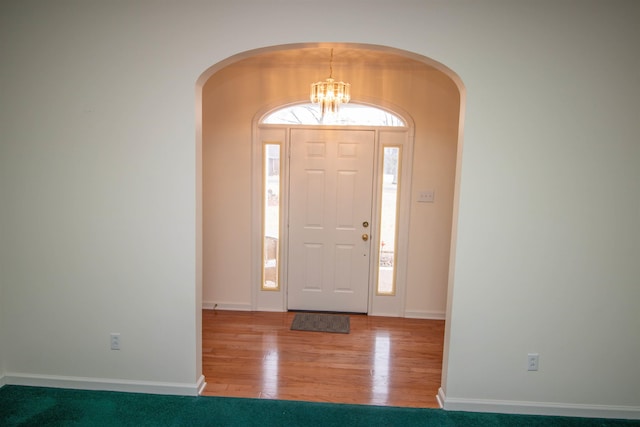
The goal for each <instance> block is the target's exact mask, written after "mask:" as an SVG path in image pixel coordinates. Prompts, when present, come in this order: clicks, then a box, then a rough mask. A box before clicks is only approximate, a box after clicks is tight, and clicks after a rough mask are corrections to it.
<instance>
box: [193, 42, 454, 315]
mask: <svg viewBox="0 0 640 427" xmlns="http://www.w3.org/2000/svg"><path fill="white" fill-rule="evenodd" d="M353 48H354V47H353V46H342V47H338V48H337V49H336V64H335V65H334V75H335V76H336V77H338V78H340V79H344V80H345V81H350V82H352V98H353V100H354V102H365V101H374V100H375V101H376V102H379V103H382V105H384V106H389V105H391V106H400V107H401V108H403V109H404V110H406V113H408V114H409V116H408V119H410V120H411V121H412V122H413V123H412V126H413V125H415V149H414V156H413V159H411V161H412V163H413V165H414V167H413V176H412V181H413V188H414V191H413V193H417V192H418V191H420V190H425V189H432V190H435V191H436V193H437V200H436V202H435V203H430V204H424V203H417V197H414V198H413V202H412V204H411V212H410V215H411V223H410V224H411V225H410V227H409V233H408V234H409V236H410V237H409V239H410V247H409V260H408V271H407V276H408V281H407V283H406V285H404V286H405V287H406V289H407V290H406V295H407V298H406V301H407V303H406V311H407V313H408V314H409V315H411V316H416V317H436V318H444V313H445V307H446V294H447V285H448V282H447V278H448V270H449V245H450V242H451V221H452V205H453V191H454V186H453V183H454V176H455V162H456V146H457V139H458V121H459V116H460V112H459V92H458V89H457V87H456V86H455V84H454V83H453V82H452V81H451V80H450V78H448V77H447V76H446V75H444V74H443V73H441V72H439V71H437V70H435V69H433V68H431V67H429V66H427V65H426V64H424V63H419V62H417V61H414V60H409V59H404V58H402V57H400V56H398V55H397V54H396V55H392V54H389V53H385V54H384V55H383V54H382V53H379V56H378V57H375V58H376V59H377V62H376V63H375V64H371V63H369V62H368V61H367V62H365V63H364V64H363V63H362V61H361V60H356V61H354V63H349V61H350V60H349V59H345V58H352V57H356V58H361V57H363V56H364V57H369V55H371V53H370V52H371V50H367V49H366V47H364V46H362V47H359V49H358V48H357V47H356V52H357V53H355V54H354V53H351V52H352V51H351V49H353ZM318 51H322V52H326V53H327V56H326V57H323V59H324V60H322V61H319V62H316V59H315V58H316V57H317V56H318V54H317V53H315V52H318ZM296 52H298V53H296ZM328 53H329V50H328V48H326V47H324V48H322V49H319V48H304V49H291V51H285V52H274V53H273V54H270V53H261V54H259V55H257V56H256V57H253V58H249V59H247V60H242V61H239V62H237V63H234V64H232V65H230V66H228V67H227V68H225V69H224V70H221V71H219V72H217V73H216V74H214V75H213V76H212V77H211V78H210V79H209V80H208V82H207V84H206V85H205V86H204V89H203V154H204V155H203V164H204V182H203V187H204V194H203V200H204V263H203V270H204V285H203V294H204V301H205V304H206V306H208V307H213V306H214V305H217V306H218V308H233V309H238V308H239V309H250V308H251V286H252V283H251V271H252V268H253V267H252V259H251V256H250V254H251V243H252V241H253V239H254V237H253V236H252V233H251V231H252V230H251V209H252V201H251V176H252V170H251V167H252V165H251V143H252V120H253V119H254V116H255V115H256V113H258V112H264V111H265V109H266V108H272V107H275V106H278V105H279V103H284V102H294V101H297V102H300V101H302V102H304V101H306V100H307V99H308V96H309V94H308V90H309V83H310V82H312V81H317V80H318V79H320V78H324V77H326V74H325V73H327V72H328V68H327V64H328ZM285 58H286V59H285ZM310 58H312V59H313V63H310V62H311V60H310ZM381 82H384V83H381ZM404 110H403V111H402V113H404V112H405V111H404ZM253 172H254V173H255V172H256V171H253ZM406 188H407V189H410V187H406ZM408 191H410V190H408ZM253 286H255V287H256V288H258V287H259V284H258V283H253ZM267 293H269V294H273V291H267ZM402 294H403V295H404V294H405V291H404V290H403V293H402ZM269 297H270V298H272V297H273V295H269ZM280 300H281V301H282V300H283V299H282V298H280ZM399 305H400V306H401V307H404V306H405V305H404V304H399ZM275 309H278V308H275ZM279 309H282V307H279Z"/></svg>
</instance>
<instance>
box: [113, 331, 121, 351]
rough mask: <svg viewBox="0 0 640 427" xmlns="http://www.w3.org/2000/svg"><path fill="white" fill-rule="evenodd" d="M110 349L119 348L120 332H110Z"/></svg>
mask: <svg viewBox="0 0 640 427" xmlns="http://www.w3.org/2000/svg"><path fill="white" fill-rule="evenodd" d="M111 350H120V334H119V333H117V332H113V333H112V334H111Z"/></svg>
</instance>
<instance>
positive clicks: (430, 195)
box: [418, 190, 436, 203]
mask: <svg viewBox="0 0 640 427" xmlns="http://www.w3.org/2000/svg"><path fill="white" fill-rule="evenodd" d="M435 198H436V197H435V192H434V191H433V190H422V191H421V192H420V193H418V203H433V202H434V201H435Z"/></svg>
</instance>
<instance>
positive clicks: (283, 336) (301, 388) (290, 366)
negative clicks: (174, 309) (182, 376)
mask: <svg viewBox="0 0 640 427" xmlns="http://www.w3.org/2000/svg"><path fill="white" fill-rule="evenodd" d="M294 314H295V313H291V312H289V313H267V312H237V311H213V310H203V315H202V323H203V328H202V347H203V348H202V353H203V370H204V375H205V378H206V381H207V387H206V389H205V391H204V393H203V395H207V396H231V397H254V398H266V399H281V400H305V401H314V402H333V403H357V404H370V405H384V406H407V407H433V408H437V407H438V404H437V401H436V398H435V396H436V394H437V392H438V388H439V387H440V380H441V378H440V377H441V371H442V349H443V340H444V321H440V320H422V319H404V318H391V317H374V316H367V315H350V322H351V332H350V333H349V334H332V333H323V332H305V331H292V330H290V329H289V328H290V326H291V322H292V320H293V316H294Z"/></svg>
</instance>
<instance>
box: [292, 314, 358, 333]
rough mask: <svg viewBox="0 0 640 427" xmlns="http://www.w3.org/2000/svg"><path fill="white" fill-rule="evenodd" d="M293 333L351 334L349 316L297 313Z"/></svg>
mask: <svg viewBox="0 0 640 427" xmlns="http://www.w3.org/2000/svg"><path fill="white" fill-rule="evenodd" d="M291 330H292V331H314V332H333V333H338V334H348V333H349V316H347V315H344V314H326V313H296V315H295V316H294V318H293V322H292V323H291Z"/></svg>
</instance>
